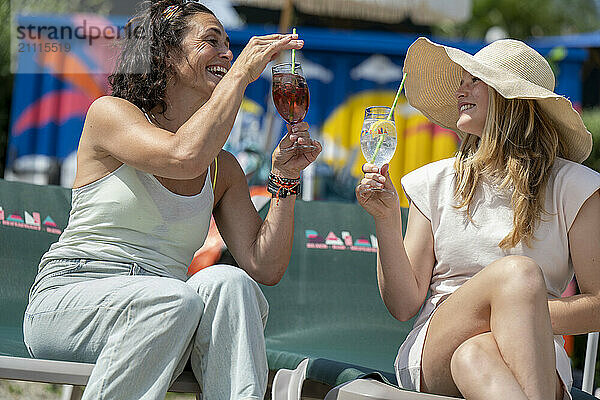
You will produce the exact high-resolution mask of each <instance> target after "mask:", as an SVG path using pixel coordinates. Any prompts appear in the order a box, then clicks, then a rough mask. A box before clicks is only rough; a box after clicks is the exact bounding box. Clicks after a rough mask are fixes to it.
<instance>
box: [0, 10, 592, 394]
mask: <svg viewBox="0 0 600 400" xmlns="http://www.w3.org/2000/svg"><path fill="white" fill-rule="evenodd" d="M201 2H202V3H203V4H205V5H206V6H208V7H209V8H211V9H212V10H213V11H214V12H215V14H216V15H217V16H218V17H219V19H220V20H221V21H222V22H223V25H224V26H225V28H226V30H227V32H228V34H229V36H230V39H231V49H232V51H233V53H234V56H236V55H237V54H239V52H240V51H241V49H242V48H243V46H244V45H245V44H246V43H247V41H248V40H249V38H250V37H251V36H254V35H262V34H267V33H272V32H277V31H279V32H290V31H291V28H292V27H296V29H297V31H298V33H299V35H300V38H301V39H304V41H305V45H304V48H303V49H302V51H301V52H298V54H297V58H296V59H297V60H298V61H300V62H301V63H302V67H303V70H304V73H305V75H306V78H307V81H308V86H309V89H310V107H309V110H308V114H307V116H306V118H305V120H306V121H307V122H308V123H309V124H310V126H311V134H312V135H313V136H314V137H316V138H317V139H319V140H320V141H321V142H322V143H323V145H324V151H323V153H322V154H321V156H320V157H319V159H318V160H317V162H316V163H315V165H314V166H313V168H312V169H309V170H308V171H307V172H306V173H305V176H304V178H303V190H302V192H303V198H304V199H305V200H313V199H318V200H338V201H340V200H341V201H348V202H353V201H355V198H354V187H355V185H356V182H357V179H358V177H359V175H360V165H361V164H362V163H363V162H364V158H363V156H362V153H361V151H360V145H359V142H360V140H359V139H360V130H361V126H362V121H363V116H364V109H365V107H367V106H371V105H391V104H392V101H393V98H394V95H395V93H396V89H397V88H398V85H399V83H400V80H401V78H402V65H403V62H404V57H405V55H406V50H407V48H408V46H409V45H410V44H411V43H412V42H413V41H414V40H415V39H416V38H417V37H419V36H427V37H430V38H432V39H433V40H434V41H437V42H440V43H443V44H449V45H452V46H455V47H458V48H461V49H463V50H465V51H467V52H469V53H475V52H476V51H477V50H479V49H480V48H481V47H483V46H485V45H486V44H487V43H489V42H490V41H493V40H496V39H500V38H505V37H510V38H517V39H522V40H524V41H526V42H527V43H529V44H530V45H531V46H532V47H534V48H536V49H537V50H538V51H539V52H540V53H541V54H542V55H544V56H545V57H546V58H547V59H548V61H549V62H550V64H551V66H552V68H553V69H554V71H555V74H556V76H557V87H556V91H557V92H558V93H560V94H562V95H565V96H567V97H568V98H570V99H571V101H572V102H573V104H574V105H575V107H576V108H577V109H578V110H579V111H581V113H582V115H583V119H584V121H585V123H586V125H587V127H588V129H589V130H590V131H591V132H592V134H593V135H594V150H593V152H592V155H591V156H590V158H589V159H588V160H587V161H586V162H585V163H584V164H586V165H588V166H590V167H592V168H594V169H596V170H597V171H600V17H599V14H600V13H599V11H600V0H570V1H568V2H567V1H562V0H529V1H521V0H205V1H201ZM139 4H140V3H139V1H137V0H118V1H117V0H13V1H9V0H0V22H1V24H0V43H1V47H0V178H4V179H7V180H21V181H26V182H32V183H38V184H58V185H63V186H67V187H69V186H70V185H71V184H72V182H73V179H74V173H75V154H76V149H77V144H78V140H79V135H80V133H81V128H82V125H83V120H84V116H85V113H86V111H87V108H88V107H89V105H90V104H91V103H92V102H93V101H94V100H95V99H96V98H98V97H100V96H102V95H105V94H109V93H110V89H109V87H108V84H107V81H106V78H107V76H108V74H110V72H111V71H112V67H113V65H114V60H115V56H116V52H117V48H116V46H115V44H116V43H115V40H114V39H113V38H111V37H108V36H107V35H104V34H102V32H107V28H118V27H123V26H124V25H125V24H126V23H127V21H128V19H129V17H130V16H131V15H132V14H133V13H134V12H135V11H136V9H137V8H138V7H139ZM40 28H42V29H40ZM69 30H70V31H71V32H74V33H75V35H76V36H77V33H79V36H77V38H75V39H71V40H69V39H68V38H66V35H65V33H64V32H68V31H69ZM25 32H27V33H28V34H24V33H25ZM282 58H283V59H289V54H284V55H282ZM395 119H396V126H397V130H398V145H397V149H396V153H395V156H394V159H393V160H392V162H391V164H390V172H391V174H392V176H393V179H394V183H395V184H396V186H397V187H398V184H399V181H400V178H401V177H402V176H403V175H404V174H406V173H408V172H410V171H412V170H413V169H415V168H417V167H420V166H421V165H424V164H426V163H428V162H431V161H434V160H438V159H442V158H447V157H451V156H452V155H453V153H454V152H455V151H456V148H457V145H458V138H457V137H456V135H455V134H454V133H453V132H451V131H447V130H444V129H442V128H440V127H438V126H435V125H433V124H431V123H430V122H428V120H427V119H426V118H425V117H424V116H423V115H421V114H420V113H419V112H417V111H416V110H414V109H412V108H411V107H410V106H409V105H408V104H407V103H406V100H405V99H404V98H403V97H401V98H400V101H399V103H398V106H397V108H396V114H395ZM283 131H284V123H283V121H282V119H281V117H279V115H278V114H277V113H276V111H275V110H274V106H273V102H272V98H271V74H270V68H267V69H266V70H265V73H263V75H262V76H261V78H259V79H258V80H257V81H256V82H254V83H252V84H251V85H250V86H249V87H248V89H247V91H246V95H245V99H244V101H243V104H242V107H241V110H240V112H239V114H238V117H237V119H236V123H235V125H234V128H233V131H232V133H231V135H230V138H229V140H228V142H227V144H226V146H225V148H226V149H227V150H229V151H231V152H232V153H233V154H235V155H236V157H237V158H238V160H239V161H240V163H241V165H242V166H243V168H244V170H245V172H246V175H247V177H248V181H249V183H250V184H251V186H254V187H255V188H257V190H259V191H260V188H264V183H265V182H266V178H267V176H268V172H269V169H270V154H271V152H272V150H273V148H274V147H275V145H276V144H277V142H278V141H279V139H280V137H281V135H282V133H283ZM402 205H403V206H407V205H408V203H407V201H406V199H402ZM569 290H571V293H573V292H574V291H576V285H575V284H574V285H573V287H571V288H570V289H569ZM580 339H582V338H579V337H576V338H575V339H573V338H570V339H569V340H568V342H567V343H568V346H569V352H570V354H571V355H572V358H573V365H574V368H575V370H576V373H575V380H576V386H577V384H578V383H579V385H580V384H581V382H580V377H578V373H579V372H578V370H580V369H581V368H582V360H583V355H584V344H583V341H580ZM578 379H579V382H578ZM596 382H598V377H597V378H596ZM14 387H16V388H17V389H15V390H16V392H14V391H13V392H14V393H13V392H11V391H10V390H8V389H6V388H7V386H6V385H2V386H0V398H11V397H9V396H12V395H13V394H14V396H21V397H14V398H44V397H27V396H25V397H23V395H22V392H23V390H27V389H19V387H17V386H14ZM2 388H3V389H2ZM1 390H4V392H2V391H1ZM19 391H20V392H21V394H19V393H17V392H19ZM47 392H48V393H50V394H49V396H52V395H53V394H52V393H51V392H52V390H49V391H47ZM11 393H12V394H11ZM15 393H16V394H15ZM48 398H54V397H48Z"/></svg>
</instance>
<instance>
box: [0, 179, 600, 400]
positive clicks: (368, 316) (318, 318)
mask: <svg viewBox="0 0 600 400" xmlns="http://www.w3.org/2000/svg"><path fill="white" fill-rule="evenodd" d="M70 197H71V193H70V190H68V189H64V188H61V187H58V186H39V185H32V184H26V183H18V182H7V181H4V180H2V179H0V304H1V305H2V313H0V379H15V380H24V381H36V382H48V383H56V384H65V385H75V386H84V385H85V384H86V383H87V379H88V377H89V374H90V372H91V370H92V368H93V364H83V363H74V362H65V361H55V360H41V359H32V358H30V357H29V354H28V352H27V349H26V348H25V345H24V344H23V332H22V320H23V312H24V310H25V307H26V305H27V295H28V290H29V287H30V286H31V283H32V282H33V279H34V277H35V274H36V269H37V268H36V267H37V264H38V261H39V259H40V257H41V255H42V254H43V253H44V252H45V251H46V250H47V249H48V247H49V246H50V244H51V243H53V242H54V241H56V240H57V239H58V235H59V233H60V231H61V230H62V229H64V227H65V226H66V223H67V220H68V216H69V210H70ZM265 212H266V209H265V208H263V213H265ZM330 232H332V235H330V234H329V233H330ZM344 232H347V233H344ZM373 232H374V231H373V225H372V222H371V218H370V217H368V216H367V215H366V214H365V213H364V212H363V211H362V209H361V208H360V207H359V206H358V205H355V204H340V203H327V202H311V203H304V202H302V201H297V204H296V226H295V240H294V249H293V254H292V260H291V263H290V266H289V268H288V271H287V272H286V275H285V277H284V279H283V280H282V282H281V283H280V284H278V285H277V286H274V287H263V289H264V292H265V295H266V296H267V298H268V300H269V303H270V315H269V321H268V323H267V329H266V341H267V355H268V361H269V368H270V370H271V371H278V372H277V374H276V375H275V379H274V381H273V392H274V393H276V395H275V397H276V398H283V397H281V396H283V395H282V394H281V393H285V395H286V396H288V397H286V398H294V397H293V396H294V395H296V396H299V394H300V390H301V388H302V382H303V381H304V380H305V379H306V380H307V381H308V382H313V383H315V382H321V383H322V384H323V385H324V386H325V387H326V388H327V389H330V388H333V387H334V386H337V385H340V384H343V383H345V382H349V381H352V380H353V379H355V378H357V377H360V376H363V375H365V374H369V373H376V374H377V376H381V377H383V378H385V379H387V380H389V381H390V382H392V383H394V382H395V378H394V375H393V367H392V364H393V359H394V356H395V353H396V350H397V347H398V345H399V344H400V343H401V342H402V340H403V338H404V336H405V335H406V334H407V333H408V331H409V330H410V327H411V324H410V323H400V322H398V321H396V320H394V319H393V318H392V317H391V316H390V315H389V314H388V312H387V310H386V309H385V307H384V305H383V303H382V301H381V299H380V298H379V293H378V290H377V283H376V277H375V253H374V252H373V243H374V242H373V239H372V238H371V234H372V233H373ZM327 243H329V244H327ZM349 243H351V245H349ZM324 247H325V248H324ZM588 343H589V342H588ZM590 353H591V354H592V353H593V355H594V356H595V354H596V351H595V350H594V351H591V352H590ZM591 358H592V357H591V356H590V357H588V359H591ZM303 361H304V362H303ZM299 365H300V368H299V369H298V370H297V371H296V372H291V371H293V370H296V369H297V368H298V367H299ZM586 365H587V364H586ZM590 365H592V366H593V365H595V360H594V361H593V362H591V361H590ZM303 368H304V373H303V372H302V370H303ZM279 370H280V371H279ZM590 370H592V372H593V368H590ZM360 384H366V385H369V384H371V385H375V386H372V387H371V386H369V387H370V388H371V389H370V390H371V392H370V393H376V392H377V390H379V391H381V390H380V389H381V386H377V385H380V383H377V382H374V381H369V380H361V382H359V385H358V386H360ZM363 386H364V385H363ZM378 388H379V389H378ZM385 388H386V389H389V388H391V389H394V388H393V387H391V386H386V387H385ZM170 390H171V391H175V392H185V393H196V395H197V397H198V398H200V394H199V387H198V384H197V383H196V381H195V378H194V376H193V375H192V373H191V372H184V374H182V375H181V376H180V377H179V378H178V379H177V380H176V381H175V382H174V384H173V386H172V387H171V389H170ZM351 390H354V391H358V390H359V388H357V384H356V383H354V382H353V383H351V384H349V385H347V386H346V387H345V388H344V389H343V390H341V392H342V394H344V393H349V391H351ZM395 390H397V389H395ZM590 390H591V386H590ZM344 391H345V392H344ZM325 392H326V391H325ZM338 392H339V391H338ZM398 393H400V392H398ZM80 394H81V393H80V391H77V390H75V391H74V392H73V396H72V398H73V399H75V398H78V396H80ZM355 394H356V393H353V394H352V395H355ZM402 394H403V395H406V392H404V393H402ZM409 394H411V395H413V396H427V395H424V394H419V393H413V392H409ZM289 396H292V397H289ZM582 396H587V397H582ZM354 398H357V397H354ZM395 398H399V399H400V398H403V397H395ZM418 398H419V399H427V397H418ZM574 398H575V399H593V397H591V396H589V395H585V394H583V393H582V392H581V391H578V390H576V389H574Z"/></svg>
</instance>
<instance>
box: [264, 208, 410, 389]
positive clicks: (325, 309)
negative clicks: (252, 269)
mask: <svg viewBox="0 0 600 400" xmlns="http://www.w3.org/2000/svg"><path fill="white" fill-rule="evenodd" d="M262 211H263V214H264V209H263V210H262ZM403 216H404V219H405V218H406V210H403ZM376 260H377V253H376V238H375V227H374V223H373V218H372V217H371V216H370V215H369V214H367V213H366V212H365V211H364V210H363V209H362V208H361V207H360V206H359V205H358V204H351V203H340V202H321V201H312V202H310V203H308V202H303V201H300V200H296V208H295V229H294V246H293V250H292V257H291V260H290V264H289V266H288V269H287V271H286V273H285V275H284V277H283V279H282V280H281V282H280V283H279V284H277V285H276V286H272V287H263V292H264V293H265V296H266V297H267V299H268V301H269V304H270V311H269V320H268V322H267V328H266V332H265V335H266V342H267V352H268V359H269V365H270V367H271V369H278V368H288V369H293V368H295V367H296V365H297V363H298V362H299V360H301V359H302V358H305V357H309V358H311V361H316V360H317V359H318V360H319V362H312V363H309V368H308V371H307V376H308V377H309V378H316V380H318V381H321V382H325V383H329V384H334V383H335V382H337V381H340V380H342V379H341V378H340V376H339V374H342V373H344V371H346V370H348V369H351V370H356V369H357V367H360V368H358V369H359V370H360V371H362V372H368V371H369V370H370V369H372V370H376V371H380V372H383V373H384V375H385V376H386V377H387V378H388V379H390V380H391V381H395V378H394V371H393V364H394V358H395V356H396V353H397V351H398V346H399V345H400V343H402V341H403V340H404V338H405V336H406V335H407V334H408V332H409V331H410V329H411V327H412V321H410V322H406V323H400V322H399V321H397V320H396V319H394V318H393V317H392V316H391V315H390V314H389V312H388V311H387V309H386V307H385V305H384V304H383V301H382V300H381V297H380V295H379V290H378V287H377V271H376ZM317 364H319V365H321V366H322V367H321V368H318V366H317ZM316 369H320V371H317V370H316ZM311 374H312V375H313V376H311ZM317 375H319V376H317Z"/></svg>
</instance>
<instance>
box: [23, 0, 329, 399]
mask: <svg viewBox="0 0 600 400" xmlns="http://www.w3.org/2000/svg"><path fill="white" fill-rule="evenodd" d="M129 27H130V28H131V29H132V30H133V29H137V32H138V33H141V34H138V35H131V36H130V37H128V39H127V40H126V43H125V45H124V48H123V51H122V54H121V56H120V59H119V61H118V63H117V70H116V72H115V74H113V75H112V76H111V77H110V82H111V85H112V88H113V96H106V97H102V98H100V99H98V100H97V101H95V102H94V103H93V104H92V106H91V107H90V109H89V111H88V114H87V118H86V121H85V125H84V128H83V132H82V136H81V141H80V144H79V149H78V153H77V175H76V179H75V183H74V188H73V199H72V211H71V215H70V219H69V223H68V226H67V228H66V229H65V231H64V233H63V234H62V235H61V237H60V239H59V241H58V242H57V243H55V244H53V245H52V246H51V248H50V250H49V251H48V252H47V253H46V254H45V255H44V256H43V257H42V260H41V263H40V266H39V273H38V276H37V278H36V280H35V283H34V285H33V287H32V289H31V293H30V301H29V306H28V308H27V311H26V314H25V319H24V336H25V342H26V344H27V346H28V348H29V351H30V352H31V354H32V356H34V357H42V358H50V359H62V360H72V361H82V362H91V363H95V367H94V370H93V372H92V374H91V376H90V379H89V382H88V385H87V387H86V390H85V393H84V399H124V400H125V399H126V400H131V399H142V398H143V399H163V398H164V396H165V394H166V391H167V389H168V387H169V385H170V383H171V382H172V380H173V379H174V378H175V377H176V376H177V375H178V374H179V373H181V371H182V369H183V367H184V366H185V364H186V363H187V361H188V360H190V363H191V366H192V369H193V371H194V374H195V375H196V377H197V379H198V381H199V383H200V385H201V388H202V391H203V393H204V397H205V398H207V399H211V400H213V399H245V398H248V399H258V398H261V399H262V398H263V396H264V394H265V389H266V383H267V361H266V356H265V345H264V336H263V329H264V324H265V322H266V318H267V312H268V305H267V302H266V300H265V298H264V296H263V295H262V293H261V291H260V289H259V287H258V285H257V283H256V282H260V283H263V284H268V285H273V284H275V283H277V282H278V281H279V280H280V279H281V277H282V276H283V274H284V272H285V269H286V267H287V264H288V261H289V258H290V253H291V245H292V236H293V213H294V199H295V194H296V193H297V183H298V178H299V176H300V172H301V171H302V169H303V168H305V167H306V166H307V165H308V164H310V163H311V162H312V161H314V160H315V158H316V157H317V155H318V153H319V152H320V150H321V147H320V144H319V143H318V142H316V141H314V140H312V139H310V137H309V134H308V126H307V125H306V124H305V123H301V124H297V125H294V126H291V127H288V134H287V135H286V136H285V137H284V138H283V139H282V140H281V142H280V144H279V146H278V148H277V149H276V150H275V151H274V153H273V157H272V170H271V172H272V176H271V181H270V185H269V186H270V188H271V190H273V191H274V192H277V191H278V195H279V197H280V198H279V199H278V201H277V202H275V201H274V202H272V205H271V208H270V210H269V213H268V215H267V217H266V219H265V221H264V222H263V221H262V220H261V218H260V217H259V216H258V214H257V212H256V210H255V209H254V207H253V205H252V203H251V201H250V197H249V194H248V186H247V184H246V180H245V177H244V174H243V172H242V170H241V168H240V166H239V165H238V163H237V162H236V160H235V158H234V157H233V156H232V155H231V154H229V153H227V152H224V151H222V150H221V147H222V146H223V144H224V143H225V141H226V139H227V137H228V135H229V132H230V130H231V127H232V125H233V122H234V119H235V116H236V113H237V111H238V108H239V107H240V103H241V100H242V96H243V93H244V90H245V88H246V86H247V85H248V84H249V83H250V82H252V81H254V80H255V79H257V78H258V76H259V75H260V73H261V72H262V71H263V69H264V68H265V67H266V64H267V63H268V62H269V61H270V60H271V59H273V58H274V57H275V56H276V54H277V53H278V52H279V51H283V50H289V49H293V48H294V49H300V48H301V47H302V44H303V43H302V41H300V40H298V39H297V37H295V36H292V35H268V36H262V37H254V38H252V39H251V40H250V42H249V43H248V45H247V46H246V47H245V48H244V50H243V51H242V52H241V54H240V55H239V57H238V58H237V60H236V62H235V63H234V64H233V65H231V61H232V58H233V56H232V53H231V51H230V50H229V38H228V37H227V34H226V33H225V31H224V29H223V26H222V25H221V23H220V22H219V21H218V20H217V18H216V17H215V16H214V15H213V14H212V12H210V11H209V10H208V9H207V8H205V7H203V6H201V5H200V4H198V3H196V2H182V1H177V0H163V1H155V2H151V3H150V2H149V3H146V4H145V8H144V9H143V11H142V12H141V13H140V14H139V15H138V16H137V17H136V18H134V19H133V20H132V21H131V22H130V26H129ZM296 142H297V143H299V144H308V143H312V144H314V145H315V146H316V150H314V151H312V152H310V153H301V152H300V151H297V150H294V149H291V148H292V146H293V145H294V144H295V143H296ZM294 148H296V147H294ZM211 214H214V216H215V219H216V221H217V225H218V227H219V230H220V232H221V234H222V236H223V238H224V239H225V241H226V243H227V245H228V247H229V249H230V250H231V252H232V254H233V255H234V256H235V259H236V261H237V262H238V264H239V266H240V267H241V268H237V267H231V266H224V265H222V266H214V267H210V268H206V269H204V270H202V271H200V272H198V273H196V274H195V275H194V276H193V277H191V278H190V279H187V276H186V271H187V265H188V264H189V262H190V261H191V259H192V256H193V254H194V251H195V250H197V249H198V248H199V247H200V246H201V245H202V243H203V241H204V239H205V237H206V234H207V231H208V226H209V220H210V217H211Z"/></svg>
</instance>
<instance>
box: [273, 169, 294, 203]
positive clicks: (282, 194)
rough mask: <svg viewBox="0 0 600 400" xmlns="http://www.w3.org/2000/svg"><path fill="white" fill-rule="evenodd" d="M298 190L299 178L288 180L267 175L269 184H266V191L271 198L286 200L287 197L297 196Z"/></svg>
mask: <svg viewBox="0 0 600 400" xmlns="http://www.w3.org/2000/svg"><path fill="white" fill-rule="evenodd" d="M299 188H300V178H296V179H290V178H283V177H281V176H277V175H273V173H270V174H269V183H268V184H267V191H268V192H269V193H271V195H272V197H276V198H277V203H276V204H279V199H283V198H286V197H287V196H288V195H297V194H298V192H299Z"/></svg>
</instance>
